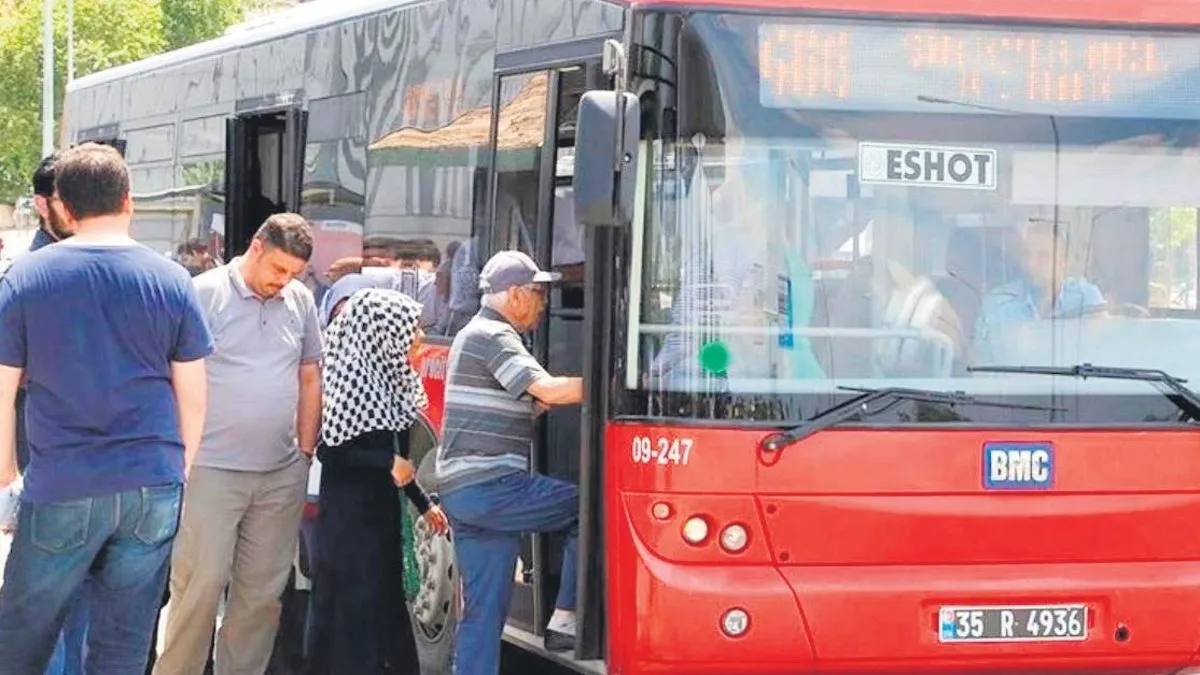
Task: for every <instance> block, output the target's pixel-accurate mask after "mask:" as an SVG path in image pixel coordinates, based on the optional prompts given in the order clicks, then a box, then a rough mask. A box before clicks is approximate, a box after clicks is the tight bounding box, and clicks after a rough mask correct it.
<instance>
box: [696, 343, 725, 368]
mask: <svg viewBox="0 0 1200 675" xmlns="http://www.w3.org/2000/svg"><path fill="white" fill-rule="evenodd" d="M700 367H701V368H703V369H704V370H706V371H708V372H709V373H711V374H713V375H724V374H725V373H726V371H728V370H729V347H726V346H725V343H724V342H721V341H720V340H714V341H713V342H709V343H706V344H704V345H703V346H701V347H700Z"/></svg>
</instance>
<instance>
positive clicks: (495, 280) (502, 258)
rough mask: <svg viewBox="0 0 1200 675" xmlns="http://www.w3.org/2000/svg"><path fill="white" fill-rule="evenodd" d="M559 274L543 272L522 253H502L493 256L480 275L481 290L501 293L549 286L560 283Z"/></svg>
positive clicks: (560, 276)
mask: <svg viewBox="0 0 1200 675" xmlns="http://www.w3.org/2000/svg"><path fill="white" fill-rule="evenodd" d="M561 278H562V275H561V274H559V273H558V272H543V271H542V270H540V269H538V266H537V263H535V262H533V258H530V257H529V256H527V255H525V254H524V253H521V252H520V251H500V252H499V253H497V254H496V255H494V256H492V257H491V259H490V260H488V261H487V263H486V264H485V265H484V266H483V271H482V272H480V273H479V290H481V291H483V292H484V293H501V292H503V291H507V290H508V289H510V288H512V287H514V286H526V285H528V284H549V283H553V282H555V281H558V280H559V279H561Z"/></svg>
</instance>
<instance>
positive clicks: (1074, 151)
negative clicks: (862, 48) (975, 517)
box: [627, 116, 1200, 393]
mask: <svg viewBox="0 0 1200 675" xmlns="http://www.w3.org/2000/svg"><path fill="white" fill-rule="evenodd" d="M826 118H827V119H830V120H831V121H830V122H829V126H827V127H823V128H820V129H817V130H816V132H815V133H809V132H810V129H809V128H804V129H800V128H798V129H797V130H796V136H795V137H773V138H753V137H749V138H738V137H732V135H731V137H727V138H724V139H710V138H704V137H694V138H691V139H689V140H688V141H686V142H683V143H680V144H678V145H673V144H670V143H663V142H654V143H650V144H647V146H646V152H647V153H649V154H650V159H649V161H648V166H650V167H651V168H650V169H649V170H648V171H649V178H648V180H649V193H648V197H649V198H648V199H647V204H648V206H647V212H646V213H645V232H644V256H643V259H644V261H645V265H644V270H643V276H642V288H641V308H640V313H639V315H638V316H636V317H635V319H634V320H635V321H636V326H635V327H634V330H635V331H636V332H637V334H638V336H639V339H638V342H637V353H636V357H637V363H638V364H639V366H638V369H637V371H636V372H635V373H631V377H630V378H629V381H628V382H627V383H628V384H629V385H630V386H633V387H636V388H650V389H654V390H669V391H682V392H693V393H712V392H736V393H751V392H768V393H769V392H805V391H830V390H831V389H833V388H834V387H836V386H838V385H861V386H886V385H887V383H895V384H904V385H905V386H934V387H938V388H946V387H951V388H962V389H967V390H969V391H986V392H1014V393H1015V392H1024V393H1040V392H1045V391H1049V390H1052V389H1053V387H1055V386H1056V385H1055V384H1054V381H1053V380H1049V379H1047V378H1029V377H1024V378H1013V377H1011V376H1003V377H999V376H993V375H988V376H984V375H982V374H981V375H978V376H973V375H972V374H971V373H969V372H968V370H967V369H968V366H970V365H974V364H985V363H1003V364H1025V365H1074V364H1076V363H1083V362H1094V363H1103V364H1111V365H1122V366H1131V367H1152V368H1162V369H1164V370H1168V371H1170V372H1173V373H1176V374H1179V375H1183V376H1187V375H1188V374H1189V373H1190V372H1191V371H1195V370H1196V369H1197V368H1198V366H1196V365H1195V364H1196V363H1197V357H1200V354H1198V353H1196V351H1197V349H1200V346H1198V345H1200V322H1197V321H1196V319H1197V318H1200V317H1197V316H1196V315H1195V313H1194V312H1195V310H1196V290H1195V289H1196V279H1197V262H1196V260H1197V252H1196V249H1197V240H1196V237H1197V206H1200V187H1196V186H1190V187H1184V186H1182V185H1180V184H1179V183H1176V182H1175V181H1174V179H1173V177H1174V176H1175V175H1177V174H1179V173H1180V172H1191V171H1193V170H1194V169H1197V168H1200V148H1197V147H1196V145H1195V144H1189V145H1187V146H1182V147H1181V144H1180V139H1179V138H1178V137H1176V138H1173V139H1166V138H1162V137H1160V138H1158V139H1154V140H1152V141H1147V140H1146V138H1145V137H1144V136H1141V137H1140V138H1139V141H1138V145H1137V147H1136V148H1135V149H1131V148H1130V147H1129V145H1128V138H1127V137H1126V136H1122V135H1112V134H1111V132H1112V128H1109V129H1106V131H1107V132H1108V133H1109V134H1110V135H1109V136H1108V137H1107V138H1105V139H1104V140H1102V141H1100V142H1095V143H1091V144H1086V143H1083V142H1074V143H1069V144H1065V145H1066V147H1064V148H1063V149H1062V150H1061V153H1062V155H1061V157H1060V158H1059V161H1058V164H1059V167H1060V168H1059V175H1058V177H1057V182H1058V192H1057V194H1058V195H1059V197H1060V198H1059V199H1058V200H1055V199H1054V197H1055V194H1056V193H1055V191H1054V189H1053V186H1054V184H1055V174H1054V166H1055V161H1054V155H1055V148H1054V146H1053V144H1052V143H1046V142H1041V141H1040V139H1037V138H1036V137H1035V138H1032V139H1031V138H1029V137H1028V136H1026V137H1022V136H1023V135H1022V134H1020V133H1013V134H1012V136H1011V137H1010V138H1008V139H1006V140H1004V141H1003V142H997V140H996V139H995V138H993V139H992V140H990V141H989V142H988V144H987V145H988V146H989V147H990V148H992V149H994V150H995V151H996V156H997V158H998V160H997V165H996V168H997V175H996V181H997V184H996V187H995V189H988V190H962V189H948V188H947V187H946V186H944V185H904V184H881V183H877V184H867V183H865V182H863V181H861V180H859V178H860V175H859V172H860V170H861V169H862V167H861V165H860V163H859V160H860V159H861V157H860V154H861V152H862V146H861V144H860V141H864V140H870V141H880V140H883V141H887V142H894V143H898V144H903V143H905V142H910V141H904V140H901V139H903V138H905V137H906V136H905V135H906V134H912V132H913V130H914V129H917V128H919V127H918V126H916V125H915V124H908V125H901V124H899V123H897V124H894V125H891V126H889V125H888V124H886V123H885V122H884V121H881V120H876V123H875V124H871V125H867V124H863V125H861V128H869V129H870V130H871V135H869V136H868V135H866V134H863V135H861V136H860V135H858V134H856V133H854V131H855V130H854V128H853V126H852V125H849V124H847V125H846V126H845V127H839V126H835V125H836V123H837V121H838V120H839V118H838V117H837V116H826ZM978 124H979V123H973V124H968V125H964V128H963V129H961V130H959V131H958V132H957V133H958V134H959V135H960V136H961V135H965V134H966V133H970V128H967V127H973V128H977V125H978ZM1147 124H1149V123H1147ZM1077 129H1083V127H1077ZM1018 131H1019V127H1018ZM1095 131H1096V130H1092V132H1093V135H1097V134H1096V133H1095ZM938 132H939V130H938V129H937V127H930V126H929V125H925V126H924V130H923V132H922V133H924V134H925V135H926V136H929V135H932V134H936V133H938ZM1074 133H1076V134H1078V133H1079V131H1075V132H1074ZM1192 135H1193V136H1194V134H1192ZM907 137H912V136H911V135H910V136H907ZM963 143H964V139H963V138H961V137H954V138H950V139H947V140H946V142H944V144H945V145H954V144H963ZM922 144H924V145H932V146H936V145H937V141H936V140H934V139H929V140H927V141H922ZM1131 165H1132V166H1136V167H1137V170H1136V171H1135V172H1131V171H1130V170H1129V169H1130V166H1131ZM1056 201H1057V203H1056ZM1197 374H1200V373H1193V374H1192V376H1193V377H1195V376H1196V375H1197ZM948 380H949V381H948ZM1058 386H1061V383H1060V384H1059V385H1058ZM1073 386H1087V387H1089V388H1092V387H1094V388H1097V389H1106V388H1113V389H1119V390H1132V389H1134V388H1138V391H1139V393H1145V392H1142V391H1141V388H1142V387H1144V385H1142V384H1140V383H1114V382H1107V383H1090V382H1089V383H1088V384H1087V385H1073Z"/></svg>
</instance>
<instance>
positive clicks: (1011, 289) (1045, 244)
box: [972, 219, 1106, 354]
mask: <svg viewBox="0 0 1200 675" xmlns="http://www.w3.org/2000/svg"><path fill="white" fill-rule="evenodd" d="M1068 250H1069V247H1068V240H1067V235H1066V231H1065V228H1063V227H1060V225H1057V224H1055V222H1054V221H1053V220H1043V219H1030V220H1029V222H1028V223H1027V224H1026V225H1025V227H1024V231H1023V232H1022V238H1021V246H1020V252H1021V253H1022V254H1023V257H1022V259H1021V263H1022V264H1021V266H1020V268H1019V274H1018V276H1017V277H1016V278H1014V279H1012V280H1011V281H1009V282H1007V283H1005V284H1002V285H1000V286H996V287H994V288H992V289H991V290H990V291H988V293H987V295H985V296H983V301H982V303H981V307H980V315H979V318H978V320H977V322H976V324H975V329H974V333H973V336H972V337H973V340H974V343H975V349H976V350H977V353H978V354H988V353H990V352H989V344H988V343H989V340H990V338H989V334H988V331H989V328H991V327H993V326H995V325H997V324H1002V323H1007V322H1010V321H1022V320H1035V319H1040V318H1043V317H1072V316H1074V317H1079V316H1083V315H1084V314H1093V315H1095V314H1099V313H1100V312H1103V311H1104V308H1105V307H1106V301H1105V299H1104V294H1103V293H1102V292H1101V291H1100V288H1099V287H1098V286H1096V285H1095V284H1093V283H1092V282H1090V281H1088V280H1087V279H1086V278H1084V277H1082V276H1067V272H1068V270H1069V269H1070V265H1069V260H1068V257H1067V251H1068Z"/></svg>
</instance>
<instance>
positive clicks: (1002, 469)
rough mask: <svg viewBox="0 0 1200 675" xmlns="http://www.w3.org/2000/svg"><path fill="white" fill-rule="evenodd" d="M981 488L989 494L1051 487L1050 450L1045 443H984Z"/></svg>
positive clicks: (1052, 481)
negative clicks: (991, 492) (999, 491)
mask: <svg viewBox="0 0 1200 675" xmlns="http://www.w3.org/2000/svg"><path fill="white" fill-rule="evenodd" d="M983 487H985V488H987V489H989V490H1046V489H1049V488H1051V487H1054V446H1052V445H1051V444H1049V443H985V444H984V446H983Z"/></svg>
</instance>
